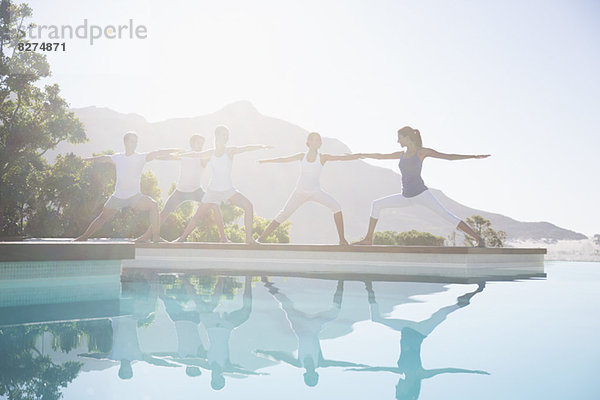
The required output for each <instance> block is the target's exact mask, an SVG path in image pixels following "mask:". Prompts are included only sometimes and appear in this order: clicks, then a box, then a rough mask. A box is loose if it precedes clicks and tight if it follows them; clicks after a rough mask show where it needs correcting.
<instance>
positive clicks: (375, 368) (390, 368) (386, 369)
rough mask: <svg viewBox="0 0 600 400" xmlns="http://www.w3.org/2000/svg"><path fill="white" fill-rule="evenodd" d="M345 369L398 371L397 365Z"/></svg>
mask: <svg viewBox="0 0 600 400" xmlns="http://www.w3.org/2000/svg"><path fill="white" fill-rule="evenodd" d="M347 371H369V372H378V371H386V372H393V373H395V374H399V373H400V369H399V368H398V367H367V368H348V369H347Z"/></svg>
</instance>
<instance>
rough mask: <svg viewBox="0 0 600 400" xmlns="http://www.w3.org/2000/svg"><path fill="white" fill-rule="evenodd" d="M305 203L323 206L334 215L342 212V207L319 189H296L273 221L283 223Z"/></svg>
mask: <svg viewBox="0 0 600 400" xmlns="http://www.w3.org/2000/svg"><path fill="white" fill-rule="evenodd" d="M307 201H316V202H317V203H321V204H323V205H324V206H325V207H327V208H329V209H330V210H331V211H332V212H333V213H334V214H335V213H337V212H340V211H342V207H340V203H338V202H337V201H336V200H335V199H334V198H333V197H331V195H330V194H329V193H326V192H324V191H323V190H321V189H315V190H302V189H296V190H294V192H293V193H292V194H291V196H290V198H289V199H288V201H287V202H286V203H285V206H283V210H281V211H280V212H279V214H277V216H276V217H275V221H277V222H279V223H280V224H281V223H283V222H285V221H286V220H287V219H288V218H289V217H290V215H292V214H293V213H294V211H296V210H297V209H298V207H300V206H301V205H302V204H304V203H306V202H307Z"/></svg>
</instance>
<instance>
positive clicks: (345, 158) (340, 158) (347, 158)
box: [321, 154, 363, 164]
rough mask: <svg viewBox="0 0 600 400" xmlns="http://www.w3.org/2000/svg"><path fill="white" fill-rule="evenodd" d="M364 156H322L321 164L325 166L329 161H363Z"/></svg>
mask: <svg viewBox="0 0 600 400" xmlns="http://www.w3.org/2000/svg"><path fill="white" fill-rule="evenodd" d="M361 158H363V157H362V154H344V155H334V154H321V162H322V163H323V164H325V163H326V162H327V161H351V160H358V159H361Z"/></svg>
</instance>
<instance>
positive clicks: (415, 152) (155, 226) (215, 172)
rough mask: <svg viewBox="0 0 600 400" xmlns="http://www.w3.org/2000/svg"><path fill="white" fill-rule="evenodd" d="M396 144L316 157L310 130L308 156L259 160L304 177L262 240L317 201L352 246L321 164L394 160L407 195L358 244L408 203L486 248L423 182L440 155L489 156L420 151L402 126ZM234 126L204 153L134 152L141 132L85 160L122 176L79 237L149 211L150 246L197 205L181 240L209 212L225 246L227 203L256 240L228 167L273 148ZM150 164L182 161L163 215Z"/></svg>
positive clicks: (198, 139)
mask: <svg viewBox="0 0 600 400" xmlns="http://www.w3.org/2000/svg"><path fill="white" fill-rule="evenodd" d="M397 138H398V143H399V144H400V146H401V147H403V148H405V149H404V150H400V151H396V152H393V153H355V154H344V155H332V154H322V153H320V152H319V149H320V148H321V144H322V140H321V135H319V134H318V133H316V132H312V133H309V135H308V137H307V139H306V146H307V147H308V151H306V152H305V153H297V154H293V155H290V156H287V157H279V158H273V159H266V160H260V161H259V163H287V162H294V161H299V162H300V165H301V168H302V169H301V173H300V178H299V179H298V182H297V184H296V188H295V189H294V191H293V192H292V194H291V195H290V197H289V199H288V200H287V202H286V204H285V205H284V206H283V208H282V210H281V211H280V212H279V213H278V214H277V216H276V217H275V218H274V219H273V220H272V221H271V223H270V224H269V225H268V226H267V228H266V229H265V230H264V232H263V233H262V234H261V235H260V237H259V238H258V242H263V241H265V240H266V238H267V237H268V236H269V235H270V234H271V233H272V232H273V231H274V230H275V229H276V228H277V227H278V226H279V225H280V224H282V223H283V222H285V221H286V220H287V219H288V218H289V217H290V216H291V215H292V214H293V213H294V211H296V209H298V207H300V206H301V205H302V204H304V203H306V202H308V201H315V202H317V203H321V204H323V205H324V206H326V207H328V208H329V209H330V210H331V211H332V212H333V219H334V221H335V225H336V228H337V232H338V236H339V243H340V245H348V241H347V240H346V238H345V235H344V220H343V217H342V209H341V206H340V204H339V203H338V202H337V201H336V200H335V199H334V198H333V197H332V196H331V195H330V194H329V193H327V192H325V191H324V190H323V189H322V188H321V185H320V177H321V171H322V169H323V166H324V165H325V164H326V163H327V162H329V161H348V160H358V159H366V158H371V159H377V160H390V159H398V160H399V164H398V166H399V168H400V173H401V175H402V192H401V193H396V194H392V195H390V196H387V197H383V198H380V199H377V200H375V201H373V203H372V207H371V217H370V220H369V227H368V230H367V234H366V236H365V238H364V239H363V240H361V241H359V242H356V243H354V244H358V245H370V244H372V243H373V234H374V232H375V226H376V225H377V221H378V219H379V214H380V212H381V210H383V209H385V208H402V207H407V206H411V205H420V206H423V207H425V208H428V209H429V210H431V211H433V212H435V213H436V214H437V215H439V216H440V217H441V218H442V219H443V220H445V221H447V222H449V223H450V224H452V225H453V226H455V227H456V228H458V229H460V230H462V231H463V232H465V233H466V234H468V235H470V236H472V237H473V238H475V239H476V240H477V243H478V246H480V247H483V246H485V241H484V240H483V238H481V237H480V236H479V235H478V234H477V233H476V232H475V231H473V229H471V227H469V225H467V224H466V223H465V222H463V221H462V220H461V219H460V218H459V217H457V216H456V215H454V214H452V213H451V212H450V211H448V210H447V209H446V208H445V207H444V206H442V205H441V204H440V203H439V202H438V201H437V199H436V198H435V197H434V196H433V194H432V193H431V192H430V191H429V189H428V188H427V186H425V183H424V182H423V178H422V177H421V168H422V166H423V161H424V160H425V158H427V157H431V158H441V159H444V160H464V159H469V158H486V157H489V154H484V155H461V154H445V153H440V152H437V151H435V150H433V149H431V148H427V147H423V143H422V140H421V134H420V132H419V131H418V130H417V129H413V128H411V127H409V126H405V127H403V128H401V129H399V130H398V137H397ZM228 139H229V129H228V128H227V127H226V126H223V125H221V126H217V128H216V129H215V147H214V148H213V149H210V150H204V151H203V146H204V141H205V139H204V137H202V136H200V135H193V136H192V137H191V138H190V147H191V151H185V150H183V149H161V150H156V151H151V152H148V153H137V152H136V151H135V149H136V147H137V141H138V138H137V135H136V134H135V133H134V132H128V133H126V134H125V136H124V138H123V141H124V144H125V152H124V153H118V154H113V155H102V156H96V157H89V158H86V159H85V160H87V161H95V162H107V163H113V164H114V165H115V168H116V172H117V182H116V185H115V191H114V193H113V194H112V196H110V198H109V199H108V201H107V202H106V203H105V204H104V207H103V209H102V212H101V213H100V215H99V216H98V217H96V219H94V220H93V221H92V223H91V224H90V225H89V226H88V228H87V229H86V231H85V232H84V233H83V234H82V235H81V236H79V237H78V238H76V239H75V240H87V239H88V238H89V237H90V236H91V235H93V234H94V232H96V231H97V230H98V229H100V227H102V225H103V224H104V223H105V222H106V221H108V220H109V219H110V218H111V217H112V216H113V215H114V214H115V213H116V212H117V211H119V210H120V209H122V208H125V207H132V208H134V209H138V210H147V211H149V212H150V218H151V225H150V227H149V228H148V230H147V231H146V232H145V233H144V234H143V235H142V236H140V237H139V238H137V239H136V241H139V242H143V241H148V240H150V238H151V237H152V240H153V241H154V242H159V241H161V238H160V225H161V223H163V222H164V221H165V219H166V218H167V217H168V216H169V214H170V213H172V212H174V211H175V210H176V208H177V207H178V206H179V205H180V204H181V203H183V202H185V201H190V200H191V201H196V202H199V203H200V204H199V206H198V209H197V211H196V213H195V214H194V216H193V217H192V219H191V220H190V221H189V223H188V225H187V226H186V228H185V229H184V231H183V233H182V234H181V236H180V237H179V238H177V239H176V241H179V242H183V241H185V240H186V238H187V237H188V235H189V234H190V233H191V232H192V231H193V230H194V229H195V227H196V226H197V224H198V222H199V221H200V220H201V219H202V218H204V217H207V216H209V215H210V214H209V213H210V212H211V211H212V214H213V215H214V216H215V223H216V225H217V227H218V229H219V233H220V237H221V241H222V242H227V241H228V239H227V237H226V236H225V230H224V227H223V218H222V216H221V212H220V210H219V205H220V204H221V203H222V202H226V201H227V202H229V203H231V204H232V205H234V206H237V207H240V208H242V209H243V210H244V225H245V233H246V243H248V244H255V243H257V242H256V241H255V240H254V239H253V237H252V233H253V231H252V223H253V219H254V211H253V206H252V203H251V202H250V201H249V200H248V198H246V196H244V195H243V194H242V193H240V192H239V191H237V190H236V189H235V188H234V186H233V184H232V182H231V170H232V165H233V158H234V157H235V156H236V155H238V154H241V153H245V152H249V151H255V150H260V149H269V148H272V147H271V146H265V145H248V146H228V145H227V141H228ZM152 160H180V163H181V169H180V175H179V180H178V182H177V187H176V190H175V191H174V192H173V193H172V194H171V195H170V196H169V198H168V199H167V202H166V204H165V206H164V207H163V209H162V210H161V211H160V213H159V210H158V204H157V203H156V201H154V200H153V199H152V198H151V197H149V196H146V195H143V194H142V193H141V192H140V182H141V176H142V170H143V168H144V164H145V163H146V162H148V161H152ZM207 167H210V170H211V172H212V176H211V179H210V183H209V184H208V187H207V190H206V191H204V190H203V189H202V187H201V186H200V182H201V177H202V173H203V172H204V169H205V168H207Z"/></svg>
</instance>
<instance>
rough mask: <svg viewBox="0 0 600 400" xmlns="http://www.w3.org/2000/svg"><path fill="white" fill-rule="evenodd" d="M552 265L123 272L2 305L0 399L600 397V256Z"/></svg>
mask: <svg viewBox="0 0 600 400" xmlns="http://www.w3.org/2000/svg"><path fill="white" fill-rule="evenodd" d="M546 273H547V278H539V279H538V278H536V279H529V280H516V281H488V282H484V281H481V282H479V283H473V284H454V283H444V282H440V283H432V282H429V283H427V282H403V281H382V280H376V281H363V280H361V278H360V277H356V278H352V280H346V281H343V280H338V279H335V277H331V276H329V277H328V278H327V279H309V278H301V277H278V276H272V277H267V276H265V277H261V276H247V277H246V276H213V275H206V273H203V272H190V271H186V272H182V273H173V272H168V273H160V272H156V271H153V272H150V271H141V270H125V271H124V272H123V275H122V277H121V299H120V301H118V302H117V305H116V307H113V308H110V307H109V308H106V304H104V303H103V307H104V308H103V309H102V311H101V312H100V311H99V309H97V308H96V307H97V306H98V304H95V303H94V302H89V303H87V304H86V305H85V307H84V311H81V309H80V310H79V311H78V313H79V314H78V317H77V318H73V319H66V320H63V321H60V322H44V323H23V324H19V325H15V324H12V325H6V323H5V322H3V321H2V320H1V318H0V398H3V399H4V398H7V399H21V398H23V399H25V398H27V399H29V398H44V399H54V398H60V397H61V396H62V398H64V399H83V398H85V399H188V398H203V399H217V398H219V399H242V398H249V399H250V398H252V399H253V398H259V399H281V398H285V399H365V398H372V399H394V398H398V399H537V398H540V399H566V398H574V399H594V400H596V399H599V398H600V380H599V379H598V378H597V374H598V373H599V372H600V346H599V345H598V332H599V331H600V312H599V311H600V307H599V306H600V290H599V287H600V286H599V285H600V263H568V262H551V263H546ZM346 278H347V277H346ZM40 307H42V306H40ZM55 307H61V305H56V306H55ZM85 310H87V311H85ZM86 312H87V314H86ZM0 315H3V314H0ZM4 315H5V314H4ZM3 324H4V326H2V325H3Z"/></svg>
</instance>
